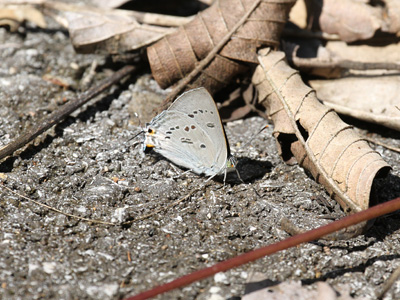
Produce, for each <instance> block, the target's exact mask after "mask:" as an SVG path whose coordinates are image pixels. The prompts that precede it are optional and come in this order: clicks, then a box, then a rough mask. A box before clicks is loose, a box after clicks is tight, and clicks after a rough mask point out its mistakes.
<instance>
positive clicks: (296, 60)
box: [291, 55, 400, 71]
mask: <svg viewBox="0 0 400 300" xmlns="http://www.w3.org/2000/svg"><path fill="white" fill-rule="evenodd" d="M291 60H292V62H293V65H294V66H295V67H296V68H330V69H334V68H341V69H349V70H397V71H399V70H400V64H398V63H390V62H362V61H354V60H348V59H343V60H333V61H326V60H321V59H318V58H300V57H297V56H294V55H293V57H291Z"/></svg>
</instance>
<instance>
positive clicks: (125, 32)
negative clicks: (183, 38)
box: [45, 1, 190, 54]
mask: <svg viewBox="0 0 400 300" xmlns="http://www.w3.org/2000/svg"><path fill="white" fill-rule="evenodd" d="M45 7H46V8H47V13H48V14H50V15H51V16H52V17H53V18H54V19H56V20H57V21H58V22H59V23H60V24H62V25H63V26H64V27H66V28H68V30H69V33H70V36H71V40H72V44H73V46H74V47H75V49H76V50H77V51H78V52H82V53H91V52H96V53H105V54H118V53H125V52H128V51H132V50H137V49H140V48H142V47H144V46H148V45H149V44H151V43H154V42H155V41H157V40H159V39H160V38H162V37H163V36H165V35H166V34H168V33H171V32H172V31H173V30H174V29H173V28H167V27H164V26H154V25H148V24H143V23H144V22H147V23H149V22H150V21H149V19H150V20H151V21H152V22H153V23H156V22H157V20H160V19H159V18H157V15H155V14H143V13H139V12H132V11H125V10H118V9H101V8H96V7H90V6H78V5H71V4H65V3H61V2H55V1H51V2H46V3H45ZM159 16H160V15H158V17H159ZM162 19H163V20H164V21H166V22H167V24H168V25H171V24H175V25H177V24H179V25H182V24H184V23H185V22H187V21H190V18H179V17H168V16H166V17H163V18H162ZM139 21H140V22H142V23H140V22H139Z"/></svg>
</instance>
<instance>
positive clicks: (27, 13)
mask: <svg viewBox="0 0 400 300" xmlns="http://www.w3.org/2000/svg"><path fill="white" fill-rule="evenodd" d="M23 21H30V22H32V23H34V24H36V25H37V26H39V27H41V28H46V26H47V24H46V21H45V19H44V16H43V14H42V13H41V12H40V11H39V10H38V9H36V8H35V7H34V6H32V5H4V6H3V5H0V26H8V27H9V28H10V31H16V30H17V29H18V27H19V25H20V23H22V22H23Z"/></svg>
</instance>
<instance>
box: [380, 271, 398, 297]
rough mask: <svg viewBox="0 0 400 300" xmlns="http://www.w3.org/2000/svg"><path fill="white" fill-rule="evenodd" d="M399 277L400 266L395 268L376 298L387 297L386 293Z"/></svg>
mask: <svg viewBox="0 0 400 300" xmlns="http://www.w3.org/2000/svg"><path fill="white" fill-rule="evenodd" d="M399 277H400V267H398V268H397V269H396V270H394V272H393V273H392V275H390V277H389V279H388V280H387V281H386V282H385V284H384V285H383V288H382V291H380V292H378V293H377V295H376V298H377V299H383V297H385V295H386V293H387V292H388V291H389V290H390V288H391V287H392V286H393V284H394V283H395V282H396V281H397V280H398V279H399Z"/></svg>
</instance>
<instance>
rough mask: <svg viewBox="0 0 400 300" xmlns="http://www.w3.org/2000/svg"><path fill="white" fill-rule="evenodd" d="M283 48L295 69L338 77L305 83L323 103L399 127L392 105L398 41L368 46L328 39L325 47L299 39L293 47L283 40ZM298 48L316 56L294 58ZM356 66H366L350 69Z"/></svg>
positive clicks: (398, 81) (399, 114)
mask: <svg viewBox="0 0 400 300" xmlns="http://www.w3.org/2000/svg"><path fill="white" fill-rule="evenodd" d="M284 48H285V52H286V53H287V57H289V61H291V63H292V64H293V65H294V66H296V68H298V69H300V70H302V71H304V72H307V73H308V74H313V75H318V76H320V77H321V76H322V77H325V78H339V79H336V80H321V79H320V80H316V79H313V80H310V81H309V82H308V83H309V84H310V85H311V87H312V88H314V89H315V90H316V91H317V95H318V98H319V99H320V100H322V101H323V102H324V104H325V105H327V106H329V107H332V108H334V109H335V110H336V111H337V112H339V113H341V114H345V115H349V116H351V117H354V118H358V119H360V120H363V121H367V122H372V123H376V124H379V125H382V126H386V127H389V128H392V129H395V130H400V111H399V110H398V109H397V108H396V105H397V106H398V104H399V99H398V95H399V94H400V90H399V88H398V87H399V84H400V76H399V75H398V74H399V70H400V64H399V63H396V62H400V43H397V44H390V45H387V46H373V47H372V46H368V45H348V44H346V43H344V42H341V41H329V42H327V43H326V44H325V46H322V45H321V44H320V45H318V44H316V43H306V42H305V41H300V43H299V44H297V45H294V46H293V44H289V43H285V47H284ZM300 48H301V53H302V55H305V56H307V57H310V56H311V54H312V53H314V54H316V57H313V58H300V57H298V56H297V52H298V51H296V50H298V49H300ZM356 65H357V66H358V67H362V66H365V67H367V68H366V69H361V68H358V69H351V68H354V67H355V66H356ZM346 66H347V68H346ZM379 66H380V67H379ZM372 67H379V68H375V69H374V68H372ZM349 68H350V69H349ZM385 68H386V69H385ZM390 68H392V70H390ZM396 68H397V69H396ZM349 75H350V76H349ZM340 77H342V78H340ZM366 99H368V101H366Z"/></svg>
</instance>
